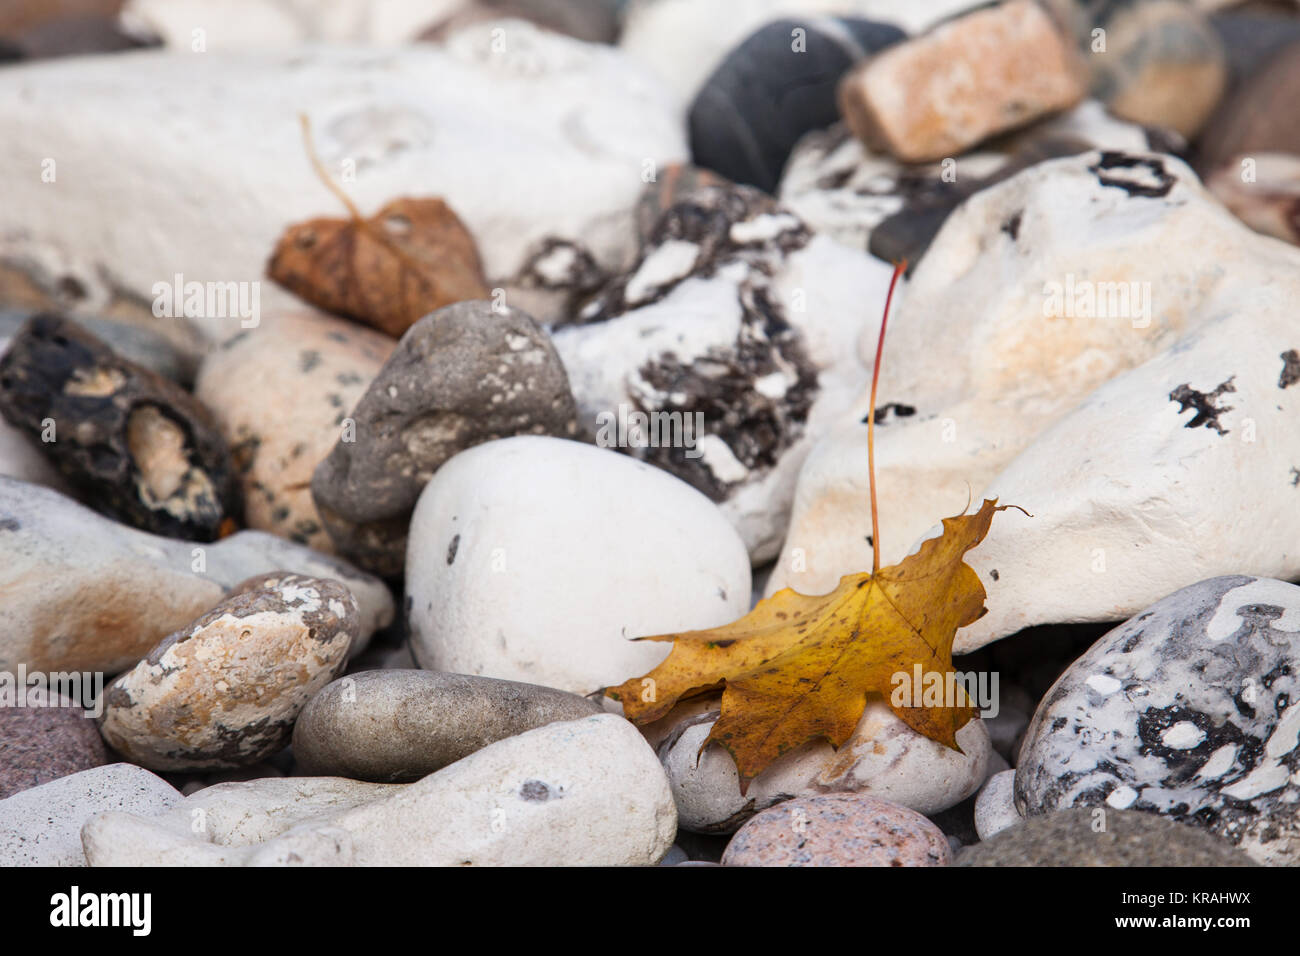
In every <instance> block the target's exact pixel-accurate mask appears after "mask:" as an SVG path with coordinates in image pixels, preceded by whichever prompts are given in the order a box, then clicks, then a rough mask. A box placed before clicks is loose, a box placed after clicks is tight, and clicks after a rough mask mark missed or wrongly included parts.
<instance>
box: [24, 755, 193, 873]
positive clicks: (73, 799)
mask: <svg viewBox="0 0 1300 956" xmlns="http://www.w3.org/2000/svg"><path fill="white" fill-rule="evenodd" d="M180 801H181V795H180V793H178V792H177V791H176V789H175V788H174V787H172V786H171V785H170V784H168V783H167V782H166V781H165V780H163V779H162V778H161V777H157V776H155V775H154V774H152V773H150V772H149V771H148V770H145V769H144V768H143V767H136V766H134V765H132V764H129V763H113V764H108V765H107V766H104V767H95V768H94V769H91V770H83V771H81V772H80V773H74V774H71V775H69V776H67V777H60V778H59V779H58V780H53V781H51V782H49V783H46V784H42V785H41V786H39V787H32V788H31V789H30V790H24V791H22V792H21V793H18V794H15V795H14V796H12V797H8V798H7V799H4V800H0V866H85V865H86V854H85V852H84V851H83V850H82V846H81V828H82V826H83V825H84V824H85V823H86V822H87V821H88V820H89V819H90V818H91V817H93V816H94V815H95V814H97V813H105V812H108V811H113V810H120V811H123V812H125V813H138V814H144V815H147V816H151V815H153V814H157V813H162V812H163V811H164V810H166V809H167V808H168V807H172V806H175V805H176V804H177V803H179V802H180Z"/></svg>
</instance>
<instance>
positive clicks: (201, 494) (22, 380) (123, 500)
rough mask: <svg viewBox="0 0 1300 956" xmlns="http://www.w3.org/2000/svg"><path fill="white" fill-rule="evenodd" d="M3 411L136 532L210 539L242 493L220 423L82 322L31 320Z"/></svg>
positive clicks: (6, 370) (0, 395) (3, 386)
mask: <svg viewBox="0 0 1300 956" xmlns="http://www.w3.org/2000/svg"><path fill="white" fill-rule="evenodd" d="M0 412H2V413H3V414H4V417H5V418H6V420H8V422H9V423H10V424H11V425H13V426H15V427H19V428H22V429H23V430H24V431H26V432H27V434H28V435H29V436H31V437H32V439H33V440H34V441H37V442H39V447H40V448H41V450H42V451H43V452H45V454H46V455H47V456H48V457H49V458H50V459H51V460H52V461H53V462H54V463H55V465H57V466H58V468H59V469H60V471H62V472H63V474H64V475H65V476H66V477H67V478H68V480H69V481H70V482H71V483H72V484H73V485H74V486H75V487H76V488H77V489H78V490H79V492H80V493H81V494H82V496H83V497H84V498H85V500H86V501H87V502H88V503H89V504H91V505H92V506H93V507H95V508H96V509H98V510H100V511H103V512H104V513H105V514H108V515H111V516H112V517H114V518H117V519H118V520H120V521H123V522H125V523H127V524H129V525H131V526H133V527H136V528H140V529H142V530H144V531H151V532H153V533H155V534H164V535H168V536H171V537H178V538H190V539H195V540H200V541H211V540H213V539H214V538H216V537H217V535H218V533H219V531H220V530H221V525H222V522H224V521H225V520H226V519H227V518H228V517H230V516H232V515H234V514H236V513H237V509H238V504H239V494H238V486H237V484H236V480H235V473H234V469H233V466H232V462H231V457H230V452H229V450H228V449H227V447H226V443H225V440H224V439H223V437H222V435H221V433H220V432H219V431H218V430H217V427H216V425H215V423H214V422H213V420H212V416H211V415H210V414H209V413H208V411H207V410H206V409H205V408H204V407H203V406H202V405H200V404H199V403H198V402H197V401H195V400H194V398H193V397H192V396H191V395H190V394H189V393H188V392H186V391H185V390H184V389H182V388H181V387H180V386H179V385H177V384H176V383H175V382H172V381H170V380H168V379H165V378H163V377H162V376H160V375H157V374H156V373H154V372H152V371H150V370H149V369H146V368H144V367H143V366H140V365H137V364H135V363H134V362H131V361H128V360H126V359H124V358H122V357H121V356H119V355H117V354H116V353H114V352H113V350H112V349H110V348H109V347H108V346H107V345H105V344H104V343H103V342H101V341H100V340H99V339H97V338H96V337H95V336H93V335H91V334H90V333H89V332H87V331H86V330H85V329H84V328H82V327H81V326H79V325H77V324H76V323H75V322H73V321H71V320H69V319H64V318H61V317H59V316H55V315H38V316H35V317H34V318H32V319H31V320H30V321H28V323H27V324H26V325H24V326H23V328H22V330H21V331H20V332H19V333H18V334H17V335H16V336H15V337H14V339H13V341H12V342H11V343H10V345H9V349H8V351H6V352H5V354H4V357H3V358H0Z"/></svg>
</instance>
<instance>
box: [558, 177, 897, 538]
mask: <svg viewBox="0 0 1300 956" xmlns="http://www.w3.org/2000/svg"><path fill="white" fill-rule="evenodd" d="M889 277H890V269H889V267H888V266H886V265H885V264H884V263H882V262H880V261H879V260H876V259H874V258H872V257H871V256H869V255H867V254H866V253H865V252H861V251H857V250H853V249H849V248H847V247H845V246H842V245H840V244H839V243H837V242H835V241H834V240H832V239H830V238H829V237H826V236H820V235H817V234H814V233H813V232H812V231H810V230H809V229H808V228H807V226H806V225H805V224H804V223H803V222H802V221H801V220H800V219H799V217H798V216H796V215H794V214H792V213H791V212H789V211H788V210H786V209H785V208H783V207H782V206H781V205H780V204H778V203H777V202H775V201H774V200H773V199H772V198H771V197H770V196H768V195H766V194H765V193H762V192H760V191H758V190H756V189H753V188H751V187H747V186H721V187H716V186H715V187H705V188H701V189H698V190H695V191H693V192H690V193H688V194H687V195H685V196H683V197H682V198H681V199H680V200H679V201H678V202H676V203H675V204H674V205H672V206H670V207H669V208H668V209H667V211H666V212H665V213H664V214H663V215H662V216H661V217H660V219H659V221H658V223H657V225H656V226H655V228H654V230H653V232H652V235H651V239H650V242H649V243H648V244H647V246H646V247H645V249H644V250H643V251H642V255H641V258H640V260H639V261H638V262H637V264H636V265H635V266H634V267H633V268H632V269H631V270H630V271H628V272H627V273H626V274H624V275H623V276H621V277H620V278H619V279H617V280H615V281H614V282H613V283H611V284H610V285H609V286H608V287H607V288H606V289H605V290H604V291H603V293H602V294H601V295H600V296H599V297H598V298H596V299H595V300H593V301H592V302H591V303H589V305H588V306H587V307H586V308H585V309H584V310H583V312H582V313H581V314H580V316H579V320H580V321H581V322H582V324H581V325H578V326H576V327H570V328H563V329H560V330H559V331H557V332H556V334H555V336H554V341H555V347H556V349H557V350H558V351H559V353H560V356H561V358H562V359H563V360H564V364H565V367H566V369H567V370H568V373H569V380H570V382H571V383H572V386H573V392H574V396H575V398H576V400H577V405H578V413H579V428H580V430H581V432H582V433H583V434H585V435H586V436H587V437H588V438H590V439H593V440H595V441H596V442H597V443H598V444H605V445H613V446H615V447H619V448H620V450H622V451H624V452H626V453H627V454H630V455H632V456H633V457H636V458H638V459H641V460H643V461H647V462H649V463H651V464H653V465H656V466H657V467H659V468H663V469H665V470H666V471H669V472H670V473H672V474H674V475H676V476H677V477H679V478H681V479H682V480H684V481H686V482H688V483H689V484H691V485H692V486H694V487H695V488H697V489H698V490H699V491H701V492H703V493H704V494H705V495H707V496H708V497H709V498H711V499H712V500H713V501H715V502H717V503H718V504H719V505H720V506H721V508H722V509H723V512H724V513H725V514H726V515H727V517H728V518H729V519H730V520H731V521H732V523H733V524H734V525H735V526H736V528H737V530H739V532H740V534H741V536H742V537H743V538H744V539H745V543H746V545H747V547H748V548H749V551H750V556H751V558H752V559H753V560H754V562H755V563H761V562H762V561H764V560H766V559H768V558H770V557H771V556H772V555H773V554H774V553H775V552H776V550H777V548H778V547H779V544H780V537H781V535H782V533H783V532H784V528H785V524H786V521H787V517H788V514H789V507H790V499H791V495H792V492H793V485H794V479H795V476H796V474H797V471H798V468H799V465H800V463H801V462H802V460H803V457H804V456H805V455H806V454H807V453H808V451H809V450H810V449H811V447H812V445H813V442H814V441H815V440H816V439H817V437H818V436H819V435H820V434H821V433H822V432H823V431H824V430H825V428H826V427H827V425H828V424H829V422H830V421H831V420H832V419H833V417H834V416H835V415H836V414H838V413H840V412H841V411H842V410H843V409H845V408H847V407H848V406H849V405H850V404H851V403H852V401H853V398H854V397H855V396H856V395H857V393H858V392H859V390H860V389H861V388H863V387H864V386H865V384H866V382H867V379H868V378H869V374H870V373H869V371H868V369H867V367H866V366H865V365H864V364H863V363H862V362H861V361H860V360H859V359H858V358H857V357H856V356H855V355H854V354H853V343H854V342H855V341H856V339H857V336H858V334H859V332H860V331H861V330H862V329H863V328H864V327H867V326H870V325H871V324H872V323H873V322H875V321H878V318H876V316H877V315H878V306H875V307H872V308H870V309H864V307H863V303H866V302H873V303H883V301H884V297H885V291H886V289H887V287H888V283H889ZM634 413H635V414H644V415H646V416H647V423H648V426H652V427H646V428H643V429H642V430H641V431H640V432H632V431H629V430H628V429H626V428H623V427H622V425H623V424H628V423H630V422H631V421H632V419H631V418H630V417H629V416H631V415H632V414H634Z"/></svg>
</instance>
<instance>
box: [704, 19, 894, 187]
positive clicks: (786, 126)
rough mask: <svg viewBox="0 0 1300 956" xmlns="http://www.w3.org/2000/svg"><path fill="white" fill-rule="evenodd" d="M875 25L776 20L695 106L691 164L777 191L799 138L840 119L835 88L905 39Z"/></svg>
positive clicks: (708, 84) (731, 60) (735, 53)
mask: <svg viewBox="0 0 1300 956" xmlns="http://www.w3.org/2000/svg"><path fill="white" fill-rule="evenodd" d="M903 35H904V34H903V31H902V30H900V29H898V27H896V26H894V25H893V24H889V23H876V22H873V21H871V20H858V19H844V20H822V19H812V18H810V19H806V20H792V19H779V20H773V21H771V22H769V23H766V24H764V25H763V26H762V27H760V28H759V29H758V30H756V31H754V32H753V33H751V34H750V35H749V36H748V37H746V38H745V40H744V41H743V42H741V44H740V45H739V46H737V47H736V48H735V49H734V50H732V51H731V53H729V54H728V55H727V58H726V59H725V60H724V61H723V62H722V63H721V65H719V66H718V68H717V69H716V70H714V71H713V75H712V76H710V77H709V78H708V80H706V81H705V83H704V86H703V87H701V88H700V91H699V92H698V93H697V94H696V96H695V101H694V102H693V103H692V104H691V109H690V114H689V116H688V119H687V122H688V124H689V126H690V133H691V158H692V159H693V160H694V162H695V164H696V165H698V166H703V167H705V168H707V169H711V170H713V171H715V172H717V173H720V174H721V175H723V176H725V177H727V178H728V179H730V180H731V181H732V182H736V183H742V184H745V185H748V186H756V187H758V188H759V189H762V190H764V191H765V192H769V193H770V192H774V191H775V190H776V184H777V181H778V180H779V179H780V177H781V170H782V168H783V167H784V166H785V161H786V158H787V157H788V156H789V155H790V150H791V149H792V148H793V147H794V144H795V143H796V142H797V141H798V139H799V137H800V136H802V135H803V134H804V133H806V132H808V131H809V130H814V129H821V128H822V127H824V126H829V125H830V124H831V123H833V122H835V120H837V119H838V118H839V108H838V106H837V104H836V98H835V93H836V87H837V86H838V83H839V79H840V77H841V76H842V75H843V74H844V72H845V71H846V70H848V69H849V68H850V67H851V66H853V64H854V63H857V62H859V61H860V60H863V59H865V58H866V57H869V56H871V55H872V54H874V53H877V52H879V51H880V50H882V49H884V48H885V47H887V46H889V45H890V44H892V43H897V42H898V41H899V40H902V39H903Z"/></svg>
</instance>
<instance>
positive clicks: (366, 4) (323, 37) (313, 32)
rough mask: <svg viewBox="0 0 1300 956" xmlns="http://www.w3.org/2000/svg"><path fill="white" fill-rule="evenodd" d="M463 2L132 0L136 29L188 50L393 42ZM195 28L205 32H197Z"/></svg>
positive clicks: (127, 13) (129, 24) (129, 22)
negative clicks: (197, 43)
mask: <svg viewBox="0 0 1300 956" xmlns="http://www.w3.org/2000/svg"><path fill="white" fill-rule="evenodd" d="M465 5H466V0H219V2H214V0H128V2H127V3H126V4H125V5H124V6H123V8H122V14H121V22H122V24H123V26H124V27H125V28H126V29H127V30H129V31H130V32H132V33H135V34H141V35H146V36H154V37H157V38H158V39H159V40H161V41H162V42H163V43H164V44H165V45H166V46H169V47H174V48H176V49H179V50H190V49H192V47H193V45H194V44H195V43H196V42H197V41H199V40H201V42H202V43H203V46H204V48H205V49H206V50H209V51H235V52H239V51H243V50H257V49H292V48H294V47H300V46H302V45H303V44H308V43H355V44H359V45H360V44H366V45H374V46H395V45H397V44H400V43H406V42H409V41H411V40H414V39H415V38H416V37H417V36H419V35H420V33H421V32H422V31H423V30H425V29H426V28H428V27H431V26H433V25H435V24H436V23H438V22H439V21H440V20H442V19H443V18H444V17H447V16H450V15H451V14H453V13H455V12H456V10H457V9H459V8H460V7H463V6H465ZM195 31H201V33H200V34H198V35H196V33H195Z"/></svg>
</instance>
